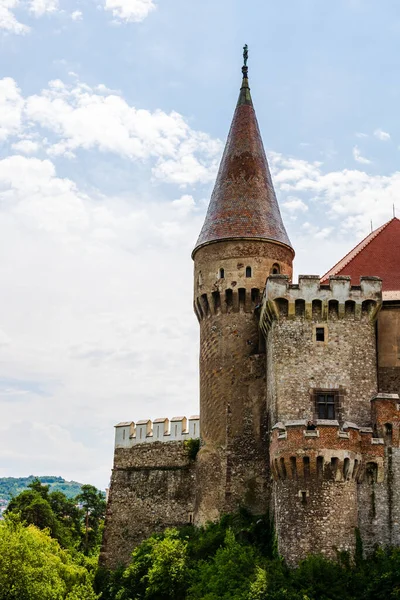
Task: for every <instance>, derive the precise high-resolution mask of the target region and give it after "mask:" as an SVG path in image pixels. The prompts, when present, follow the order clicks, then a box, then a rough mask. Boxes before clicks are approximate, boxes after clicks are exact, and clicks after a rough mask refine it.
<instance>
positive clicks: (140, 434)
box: [139, 428, 143, 439]
mask: <svg viewBox="0 0 400 600" xmlns="http://www.w3.org/2000/svg"><path fill="white" fill-rule="evenodd" d="M142 431H143V430H142V428H140V433H139V438H140V439H142Z"/></svg>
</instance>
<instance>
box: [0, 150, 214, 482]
mask: <svg viewBox="0 0 400 600" xmlns="http://www.w3.org/2000/svg"><path fill="white" fill-rule="evenodd" d="M195 209H196V205H195V201H194V198H193V197H192V196H190V195H184V196H181V197H180V198H177V199H176V200H175V201H172V202H166V201H158V202H154V201H152V200H151V199H149V198H147V197H143V198H140V197H137V198H135V197H134V196H132V195H131V196H130V197H129V198H127V199H121V198H114V197H109V198H107V197H104V196H103V195H101V194H99V193H98V194H96V195H93V196H88V195H86V194H85V193H83V192H82V191H81V190H79V188H78V187H77V186H76V185H75V184H74V182H72V181H71V180H69V179H67V178H60V177H58V176H57V173H56V170H55V167H54V165H53V164H52V162H51V161H50V160H39V159H37V158H28V157H22V156H11V157H8V158H6V159H3V160H0V253H1V254H2V255H3V256H7V257H8V260H7V261H2V262H1V263H0V280H1V281H2V285H3V289H6V290H7V293H4V294H1V295H0V314H2V315H7V318H6V319H3V320H2V321H1V324H0V327H1V335H0V364H1V370H0V409H1V413H2V423H3V424H5V423H7V424H10V423H12V424H13V427H12V429H13V430H14V432H15V431H16V430H18V431H19V430H20V427H21V422H22V421H23V422H24V423H26V425H24V426H23V431H24V436H27V437H28V438H29V440H30V442H29V443H30V445H29V448H30V450H29V452H30V458H29V456H28V455H27V453H26V452H25V451H24V450H23V449H21V446H20V444H19V443H17V441H16V440H14V442H13V443H10V435H9V434H8V433H7V432H2V435H0V464H3V465H4V464H7V465H9V466H8V473H9V474H11V473H13V474H14V475H18V474H20V475H22V474H23V473H24V472H26V471H27V470H28V471H29V472H31V470H35V471H36V472H38V470H39V468H40V470H41V471H42V473H43V472H49V471H51V472H57V473H62V474H63V475H65V476H67V473H68V476H70V477H75V478H78V477H81V479H83V480H84V481H91V482H93V483H95V484H98V485H103V486H104V485H106V483H107V479H108V476H109V472H110V467H111V460H112V446H113V427H112V426H113V424H114V423H115V422H117V421H119V420H122V419H123V418H128V419H129V418H135V419H139V418H142V417H147V416H149V417H152V418H155V417H157V416H160V415H161V416H162V415H163V414H164V413H165V406H168V410H167V413H168V414H169V415H170V416H171V417H172V416H174V415H175V414H181V413H183V414H184V413H196V412H197V411H198V405H197V334H198V324H197V321H196V319H195V317H194V315H193V313H192V303H191V287H192V286H191V283H192V262H191V259H190V252H191V249H192V247H193V244H194V242H195V239H196V236H197V233H198V231H199V229H200V227H201V221H202V218H203V213H202V211H197V210H195ZM16 273H18V275H17V276H16ZM175 277H176V285H173V284H172V282H173V281H174V278H175ZM27 297H29V302H27ZM161 306H162V310H160V307H161ZM166 348H168V352H166V350H165V349H166ZM182 364H185V369H182ZM155 373H157V377H155V376H154V374H155ZM2 375H3V377H4V376H6V377H7V378H13V380H14V382H13V384H12V385H11V384H9V383H6V384H5V385H4V389H3V392H2V390H1V376H2ZM15 381H17V382H19V385H16V383H15ZM32 382H33V383H32ZM160 384H161V385H162V393H160V388H159V386H160ZM39 387H43V388H44V391H43V393H41V392H38V391H37V388H39ZM10 389H16V390H17V391H18V390H19V389H20V390H24V393H19V394H17V395H15V394H14V395H13V396H12V397H10V394H9V390H10ZM11 398H12V401H11ZM38 423H39V424H40V427H39V428H38V426H37V425H36V424H38ZM56 424H58V425H59V427H60V429H58V428H57V426H56ZM3 427H6V426H5V425H4V426H3ZM7 427H8V425H7ZM7 427H6V429H7ZM75 430H76V431H75ZM7 431H8V429H7ZM67 432H68V433H67ZM53 434H54V435H53ZM40 435H42V436H43V439H42V438H40ZM57 436H59V439H60V442H59V443H58V444H57V443H56V441H55V439H56V437H57ZM39 438H40V439H39ZM49 438H50V439H49ZM41 439H42V441H41ZM62 446H64V447H63V449H62ZM90 448H92V450H89V449H90ZM69 453H71V461H69V460H68V454H69ZM80 454H81V456H82V457H86V459H87V460H86V459H84V460H83V462H87V466H84V467H83V466H82V465H81V466H79V461H78V460H77V459H78V457H79V455H80ZM81 461H82V459H81ZM68 465H69V466H68Z"/></svg>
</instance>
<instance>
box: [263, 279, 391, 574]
mask: <svg viewBox="0 0 400 600" xmlns="http://www.w3.org/2000/svg"><path fill="white" fill-rule="evenodd" d="M381 303H382V282H381V280H380V279H379V278H377V277H361V281H360V285H358V286H351V282H350V277H340V276H338V277H330V279H329V285H321V284H320V279H319V277H318V276H313V275H308V276H302V275H300V276H299V284H298V285H290V284H289V281H288V278H287V277H283V276H279V275H275V276H271V277H270V278H269V279H268V282H267V286H266V289H265V295H264V298H263V306H262V310H261V317H260V326H261V329H262V331H263V333H264V335H265V337H266V344H267V357H268V359H267V381H268V386H267V408H268V414H269V417H270V423H271V426H272V427H271V436H270V440H271V445H270V461H271V462H270V466H271V473H272V476H273V488H272V507H273V512H274V517H275V527H276V532H277V539H278V546H279V551H280V553H281V554H282V555H283V556H284V557H285V559H286V560H287V561H288V562H290V563H297V562H298V561H300V560H301V559H303V558H305V557H306V555H307V554H309V553H314V552H318V553H322V554H325V555H327V556H330V557H332V558H334V557H336V552H337V550H347V551H350V552H354V550H355V544H356V536H355V530H356V528H357V527H358V528H360V530H361V532H362V534H364V532H365V531H366V527H367V526H368V523H369V520H373V519H375V512H374V511H375V508H376V507H374V505H373V506H372V504H373V502H374V500H373V499H374V498H375V497H378V494H380V495H379V498H380V497H381V496H382V497H383V495H384V493H383V492H382V491H381V488H382V486H383V482H384V478H385V465H384V441H383V440H382V439H380V438H378V437H376V436H374V431H373V428H372V427H371V424H372V423H371V398H372V397H373V396H375V395H376V390H377V368H376V339H375V320H376V317H377V314H378V312H379V309H380V306H381ZM375 405H376V412H377V413H379V414H381V413H382V414H383V409H381V402H380V400H376V402H375ZM379 411H380V412H379ZM394 412H395V408H392V410H391V413H390V414H391V415H392V414H394ZM382 418H384V417H382ZM387 418H388V417H387ZM308 422H309V425H308V426H307V423H308ZM391 422H395V421H394V418H392V419H391ZM396 425H397V421H396ZM376 485H379V486H380V488H379V490H378V488H376V490H375V486H376ZM371 486H372V487H371ZM371 490H372V491H371ZM360 498H361V499H362V502H361V501H360ZM371 498H372V501H371ZM371 502H372V504H371ZM360 505H362V506H363V507H368V510H365V509H364V508H363V509H362V510H363V511H364V512H362V511H360V510H359V507H360ZM370 505H371V506H370ZM366 513H368V515H367V516H366ZM369 513H370V515H371V516H370V515H369ZM361 517H363V518H361ZM383 520H384V518H383V517H382V523H381V527H376V526H375V525H374V524H372V525H371V528H373V527H375V530H377V531H378V536H377V537H376V538H375V539H374V541H376V542H378V543H382V542H384V541H386V540H385V538H384V536H383V535H382V533H384V527H383ZM385 523H386V524H387V519H386V522H385ZM385 527H386V525H385ZM367 537H368V536H367V535H365V536H364V542H365V543H366V542H368V539H371V535H369V537H368V539H367Z"/></svg>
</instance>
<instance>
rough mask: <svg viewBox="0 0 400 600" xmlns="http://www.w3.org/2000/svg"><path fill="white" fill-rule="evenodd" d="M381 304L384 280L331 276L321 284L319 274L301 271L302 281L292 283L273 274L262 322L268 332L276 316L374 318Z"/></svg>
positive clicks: (317, 318) (269, 283)
mask: <svg viewBox="0 0 400 600" xmlns="http://www.w3.org/2000/svg"><path fill="white" fill-rule="evenodd" d="M381 304H382V281H381V279H379V278H378V277H361V278H360V285H359V286H352V285H351V278H350V277H344V276H340V277H339V276H337V277H330V278H329V285H322V284H321V281H320V277H319V276H318V275H299V283H298V284H291V283H289V278H288V277H287V276H285V275H270V277H269V278H268V279H267V284H266V287H265V291H264V296H263V300H262V308H261V318H260V326H261V328H262V329H263V330H264V331H265V332H266V331H267V330H268V329H269V327H270V324H271V322H272V321H273V320H274V319H280V318H282V317H287V318H296V317H297V318H304V319H308V320H314V321H328V320H335V319H346V318H349V319H352V320H354V319H358V320H360V319H361V318H362V317H363V316H368V317H369V318H370V319H374V318H375V317H376V315H377V313H378V311H379V309H380V307H381Z"/></svg>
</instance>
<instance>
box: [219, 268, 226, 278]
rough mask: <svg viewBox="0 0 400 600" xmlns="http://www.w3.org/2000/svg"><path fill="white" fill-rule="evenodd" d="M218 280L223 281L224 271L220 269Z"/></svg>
mask: <svg viewBox="0 0 400 600" xmlns="http://www.w3.org/2000/svg"><path fill="white" fill-rule="evenodd" d="M219 278H220V279H224V278H225V269H220V270H219Z"/></svg>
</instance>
